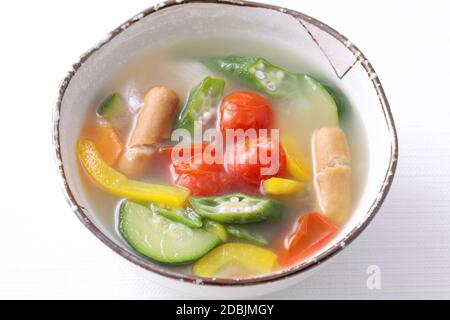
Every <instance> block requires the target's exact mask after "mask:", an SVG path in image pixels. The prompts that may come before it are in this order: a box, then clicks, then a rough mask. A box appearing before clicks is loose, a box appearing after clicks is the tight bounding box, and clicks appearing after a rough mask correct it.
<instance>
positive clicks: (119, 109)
mask: <svg viewBox="0 0 450 320" xmlns="http://www.w3.org/2000/svg"><path fill="white" fill-rule="evenodd" d="M125 113H126V108H125V104H124V102H123V99H122V97H121V96H120V95H119V94H118V93H114V94H113V95H111V96H109V97H108V98H107V99H106V100H105V101H104V102H103V103H102V104H101V105H100V107H99V108H98V114H99V115H100V116H102V117H103V118H106V119H116V118H119V117H121V116H123V115H124V114H125Z"/></svg>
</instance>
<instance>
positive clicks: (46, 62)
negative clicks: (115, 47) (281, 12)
mask: <svg viewBox="0 0 450 320" xmlns="http://www.w3.org/2000/svg"><path fill="white" fill-rule="evenodd" d="M151 2H154V1H145V0H135V1H133V2H127V3H120V2H117V3H113V2H111V1H106V0H105V1H103V0H102V1H100V0H97V1H89V2H88V1H66V2H64V3H60V2H58V1H49V0H44V1H40V2H39V4H38V3H35V2H34V1H16V2H14V3H12V2H11V3H9V4H6V3H1V4H0V28H1V29H0V30H1V31H0V32H1V37H2V42H3V44H4V45H3V48H6V49H3V50H2V52H1V53H0V57H1V59H0V70H1V72H0V86H1V88H2V100H1V101H2V103H3V106H2V122H1V126H0V139H1V143H2V144H1V150H2V151H1V155H2V156H1V157H0V168H2V169H3V170H2V173H1V175H0V179H1V180H0V181H1V184H0V194H1V201H0V215H1V225H2V228H1V232H0V298H143V299H145V298H159V299H168V298H195V297H192V296H186V295H183V294H181V293H178V292H174V291H172V290H171V289H170V288H164V287H160V286H157V285H155V284H154V283H151V282H150V281H149V280H148V278H147V274H146V271H144V270H141V269H139V268H138V267H136V266H134V265H131V264H130V263H128V262H126V261H125V260H124V259H122V258H121V257H119V256H117V255H116V254H115V253H113V252H112V251H111V250H110V249H108V248H107V247H105V246H104V245H103V244H102V243H100V241H98V240H97V239H96V238H95V237H94V236H93V235H91V234H90V233H89V232H88V231H87V230H86V229H85V228H84V227H83V226H82V224H81V223H80V222H79V221H78V220H77V218H76V217H75V215H73V214H72V213H71V211H70V208H69V207H68V206H67V204H66V203H65V200H64V199H63V197H62V195H61V192H60V190H59V185H58V182H57V179H56V172H55V168H54V163H53V157H52V152H51V134H50V118H51V108H52V107H53V103H54V100H55V98H56V88H57V85H58V82H59V81H60V80H61V78H62V76H63V74H64V72H65V70H66V69H67V68H68V66H69V65H70V63H72V62H73V61H75V60H76V59H77V57H78V55H79V53H80V52H81V51H83V50H85V49H88V48H89V47H90V46H91V45H92V44H94V43H96V42H97V41H98V40H99V39H101V38H103V37H104V35H105V34H106V33H107V32H108V31H110V30H111V29H112V28H113V27H115V26H116V25H118V24H119V23H120V22H122V21H124V20H125V19H127V18H128V17H130V16H132V15H133V14H135V13H137V12H138V11H140V10H141V9H143V8H145V7H146V6H149V5H150V4H151ZM270 2H272V3H278V4H282V5H285V6H288V7H292V8H293V9H298V10H300V11H303V12H304V13H306V14H310V15H312V16H314V17H316V18H318V19H321V20H323V21H324V22H326V23H328V24H330V25H331V26H333V27H334V28H336V29H337V30H339V31H341V32H342V33H343V34H344V35H346V36H348V37H349V38H350V39H351V40H352V42H354V43H356V44H357V45H358V46H359V47H360V48H361V49H362V50H363V52H364V53H365V54H366V55H367V57H368V58H369V59H370V60H371V62H372V63H373V65H374V66H375V68H376V70H377V74H378V75H379V76H380V78H381V81H382V83H383V85H384V87H385V90H386V92H387V95H388V98H389V100H390V103H391V106H392V109H393V113H394V117H395V120H396V124H397V129H398V134H399V140H400V162H399V168H398V171H397V176H396V179H395V182H394V184H393V186H392V189H391V192H390V194H389V196H388V198H387V199H386V202H385V204H384V206H383V208H382V209H381V211H380V213H379V215H378V216H377V217H376V218H375V220H374V221H373V223H372V224H371V225H370V227H369V228H368V229H367V230H366V231H364V233H363V234H362V235H361V236H360V237H359V238H358V239H357V240H356V241H355V242H354V243H353V244H352V245H350V246H349V247H348V248H346V250H344V252H342V253H341V254H340V255H338V256H337V257H335V258H334V259H333V261H332V262H331V263H330V264H328V265H326V266H325V267H324V268H323V269H322V270H321V271H320V273H316V274H314V275H313V276H312V277H310V278H309V279H307V280H305V281H304V282H302V283H300V284H298V285H297V286H295V287H294V288H292V289H288V290H285V291H282V292H278V293H276V294H272V295H270V296H268V297H267V298H450V272H449V270H450V189H449V188H450V187H449V186H450V126H449V125H448V122H449V120H448V119H449V118H450V111H449V110H450V105H449V104H450V103H449V99H448V97H447V96H446V95H447V94H448V89H447V88H448V74H449V73H450V62H449V59H448V58H449V57H450V42H448V41H447V40H448V34H449V32H450V19H449V18H450V14H449V12H450V6H449V5H448V4H447V3H446V2H445V1H438V0H436V1H430V2H426V3H423V2H422V1H395V2H392V1H385V0H383V1H378V2H377V4H376V6H373V7H370V10H369V9H367V5H366V4H365V3H362V2H360V1H356V0H352V1H349V0H347V1H340V2H339V3H337V2H336V1H332V0H329V1H325V0H316V1H305V2H302V3H298V4H295V5H294V3H293V2H292V1H270ZM24 8H26V10H24ZM36 12H42V14H40V15H36V14H35V13H36ZM18 23H19V25H18ZM5 113H6V114H5ZM13 118H16V119H20V120H18V121H17V122H12V121H11V119H13ZM369 265H377V266H379V267H380V269H381V285H382V288H381V290H368V289H367V287H366V278H367V275H366V273H365V271H366V268H367V267H368V266H369Z"/></svg>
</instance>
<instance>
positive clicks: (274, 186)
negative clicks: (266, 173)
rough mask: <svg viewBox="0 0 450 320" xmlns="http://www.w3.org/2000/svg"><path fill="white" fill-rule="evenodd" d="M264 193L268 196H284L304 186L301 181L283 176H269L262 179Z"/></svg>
mask: <svg viewBox="0 0 450 320" xmlns="http://www.w3.org/2000/svg"><path fill="white" fill-rule="evenodd" d="M262 187H263V190H264V193H265V194H267V195H269V196H286V195H291V194H294V193H297V192H299V191H300V190H302V189H304V188H305V184H304V183H303V182H299V181H296V180H291V179H283V178H270V179H267V180H264V181H263V184H262Z"/></svg>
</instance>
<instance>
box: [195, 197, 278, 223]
mask: <svg viewBox="0 0 450 320" xmlns="http://www.w3.org/2000/svg"><path fill="white" fill-rule="evenodd" d="M189 202H190V203H191V205H192V207H193V208H194V210H195V212H197V213H198V214H199V215H200V216H202V217H205V218H208V219H211V220H214V221H217V222H223V223H234V224H246V223H253V222H259V221H265V220H267V219H270V218H276V217H279V216H280V215H281V214H282V212H283V209H284V207H283V205H282V204H281V203H280V202H278V201H276V200H272V199H265V198H257V197H253V196H248V195H244V194H240V193H236V194H229V195H225V196H219V197H190V198H189Z"/></svg>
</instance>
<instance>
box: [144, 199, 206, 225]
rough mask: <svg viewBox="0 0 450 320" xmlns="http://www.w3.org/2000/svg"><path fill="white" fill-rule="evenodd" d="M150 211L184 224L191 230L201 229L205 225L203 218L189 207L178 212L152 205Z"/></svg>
mask: <svg viewBox="0 0 450 320" xmlns="http://www.w3.org/2000/svg"><path fill="white" fill-rule="evenodd" d="M150 209H151V210H152V211H153V212H154V213H156V214H159V215H161V216H163V217H165V218H167V219H170V220H172V221H174V222H179V223H182V224H184V225H185V226H188V227H190V228H201V226H202V225H203V223H202V218H201V217H200V216H199V215H198V214H196V213H195V211H194V210H192V208H189V207H187V208H184V209H181V210H176V209H169V208H166V207H163V206H161V205H157V204H155V203H151V204H150Z"/></svg>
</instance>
